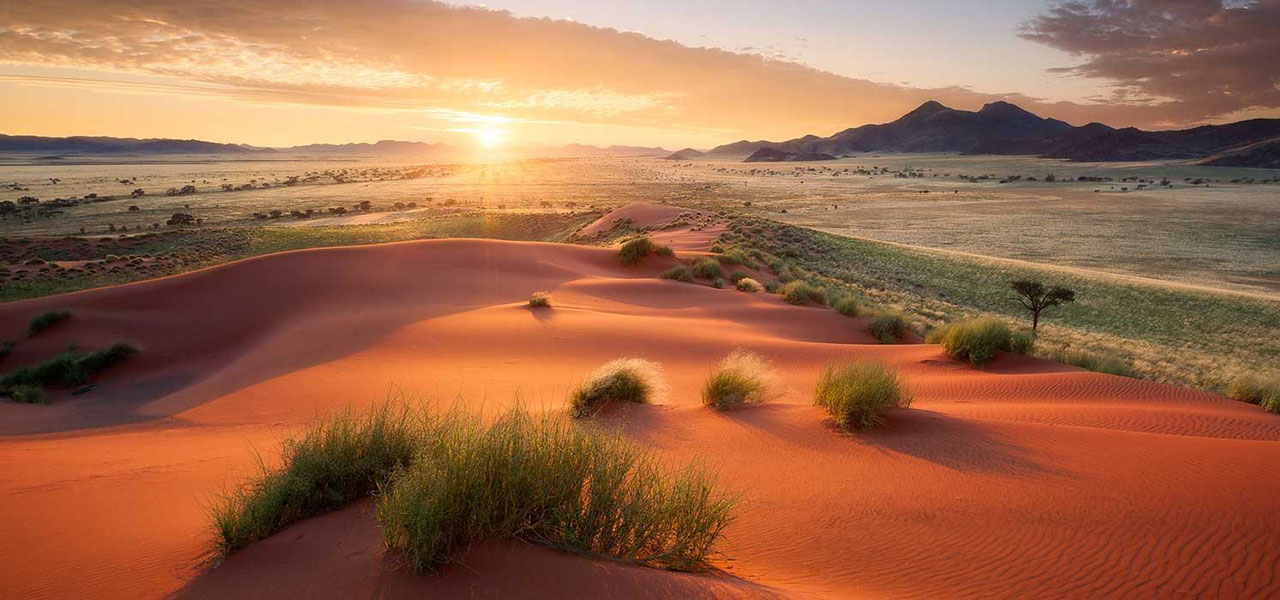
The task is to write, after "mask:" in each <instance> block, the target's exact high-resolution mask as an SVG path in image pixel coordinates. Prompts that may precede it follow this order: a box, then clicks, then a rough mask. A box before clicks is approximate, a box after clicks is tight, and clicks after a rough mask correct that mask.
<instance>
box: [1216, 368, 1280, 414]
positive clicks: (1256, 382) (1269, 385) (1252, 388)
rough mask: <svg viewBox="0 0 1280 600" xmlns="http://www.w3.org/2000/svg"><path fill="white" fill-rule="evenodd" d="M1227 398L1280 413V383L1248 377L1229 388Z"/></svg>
mask: <svg viewBox="0 0 1280 600" xmlns="http://www.w3.org/2000/svg"><path fill="white" fill-rule="evenodd" d="M1227 396H1228V397H1231V398H1235V399H1236V400H1240V401H1243V402H1248V403H1250V404H1257V405H1258V406H1261V407H1262V408H1264V409H1266V410H1269V411H1271V412H1276V413H1280V381H1265V380H1263V379H1261V378H1259V377H1257V376H1254V375H1246V376H1244V377H1241V378H1239V379H1236V380H1235V381H1232V382H1231V385H1229V386H1227Z"/></svg>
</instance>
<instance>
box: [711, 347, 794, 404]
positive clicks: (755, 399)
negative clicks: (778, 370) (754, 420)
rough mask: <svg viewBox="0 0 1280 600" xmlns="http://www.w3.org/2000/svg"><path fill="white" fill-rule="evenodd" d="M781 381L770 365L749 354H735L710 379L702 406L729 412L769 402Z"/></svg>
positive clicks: (734, 352) (720, 365) (726, 359)
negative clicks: (745, 406) (746, 405)
mask: <svg viewBox="0 0 1280 600" xmlns="http://www.w3.org/2000/svg"><path fill="white" fill-rule="evenodd" d="M777 381H778V379H777V375H776V374H775V373H774V371H773V367H772V366H770V365H769V363H768V361H766V360H765V359H763V358H761V357H760V356H758V355H756V354H754V353H752V352H748V351H746V350H742V349H738V350H734V351H733V352H730V353H729V355H728V356H726V357H724V359H723V360H721V361H720V362H719V363H718V364H716V367H715V370H714V371H712V373H711V376H710V377H708V378H707V382H706V383H705V384H704V385H703V387H702V403H703V404H705V405H707V406H710V407H713V408H716V409H720V410H725V409H733V408H739V407H741V406H743V405H745V404H760V403H763V402H767V401H768V400H769V399H770V398H771V397H772V396H774V395H775V393H776V392H775V390H776V389H777Z"/></svg>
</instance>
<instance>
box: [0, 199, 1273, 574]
mask: <svg viewBox="0 0 1280 600" xmlns="http://www.w3.org/2000/svg"><path fill="white" fill-rule="evenodd" d="M677 214H678V212H677ZM662 218H670V217H662ZM695 233H696V232H695ZM678 234H679V232H674V233H673V235H678ZM671 264H673V261H671V260H664V259H660V258H657V257H652V258H650V259H647V260H646V261H645V262H644V263H643V264H642V265H640V266H638V267H634V268H627V267H622V266H620V265H619V264H618V263H617V261H616V259H615V258H614V256H613V252H612V251H610V250H607V249H600V248H589V247H579V246H564V245H554V244H534V243H515V242H497V241H482V240H444V241H424V242H410V243H400V244H389V245H380V246H369V247H358V248H336V249H324V250H309V251H300V252H290V253H284V254H279V255H273V256H267V257H261V258H257V259H251V260H246V261H242V262H238V263H234V264H229V265H225V266H222V267H217V268H213V269H208V270H204V271H200V272H197V273H192V274H188V275H184V276H178V277H171V278H165V279H160V280H154V281H149V282H143V283H138V284H132V285H125V286H119V287H113V288H106V289H100V290H93V291H87V292H81V293H75V294H67V295H63V296H57V297H52V298H43V299H38V300H32V301H24V302H17V303H10V304H5V305H0V338H5V337H14V338H21V336H22V328H23V327H24V326H25V323H26V321H27V319H29V318H30V317H31V316H32V315H34V314H36V313H38V312H41V311H43V310H47V309H49V308H53V307H60V308H68V309H70V310H71V311H72V312H73V313H74V316H73V318H72V319H71V320H69V321H67V322H65V323H61V324H59V325H57V326H56V327H55V328H53V329H50V330H49V331H48V332H47V333H46V334H43V335H42V336H40V337H37V338H36V339H34V340H30V341H28V340H26V339H21V340H20V343H19V344H18V346H17V348H16V349H15V353H14V354H13V355H11V356H10V357H9V358H7V359H6V360H5V363H4V365H3V367H4V368H6V369H8V368H12V367H13V366H15V365H19V364H24V363H26V362H31V361H33V360H36V359H39V358H42V357H45V356H47V355H49V354H51V353H53V352H56V351H57V350H60V349H62V348H63V347H65V346H66V345H67V344H69V343H71V342H77V343H79V344H80V345H81V346H83V347H97V346H100V345H102V344H105V343H108V342H112V341H116V340H121V339H125V340H130V341H133V342H135V343H137V344H138V345H140V346H141V347H143V348H144V352H143V353H142V354H140V355H138V356H136V357H134V358H132V359H130V361H129V362H128V363H126V364H125V365H122V366H120V367H117V368H115V369H113V370H111V371H109V372H107V373H105V374H104V375H103V376H102V382H101V383H102V384H101V385H100V387H99V388H98V389H97V390H95V391H94V392H92V393H90V394H87V395H84V396H79V397H70V396H67V395H65V394H57V395H55V398H54V405H53V406H50V407H41V406H22V405H15V404H2V405H0V515H2V516H0V596H2V597H5V598H41V597H93V598H138V597H156V596H162V595H165V594H170V593H176V594H177V595H178V596H180V597H193V598H221V597H235V598H241V599H243V598H252V597H308V598H317V597H331V598H352V597H372V596H383V597H388V596H389V597H398V596H409V595H415V596H425V597H459V596H465V597H513V596H514V597H521V596H523V597H579V598H631V597H670V598H692V597H713V596H714V597H770V596H781V597H796V598H813V597H829V598H848V597H866V598H890V597H892V598H898V597H939V598H941V597H946V598H965V597H973V598H990V597H1038V598H1049V597H1078V598H1092V597H1184V596H1199V597H1218V598H1231V597H1266V596H1277V595H1280V576H1277V572H1278V571H1280V510H1277V509H1278V508H1280V494H1277V489H1278V488H1277V483H1278V482H1280V418H1278V417H1276V416H1275V415H1269V414H1266V413H1264V412H1262V411H1260V410H1259V409H1258V408H1256V407H1254V406H1250V405H1246V404H1243V403H1238V402H1234V401H1230V400H1226V399H1223V398H1220V397H1217V396H1213V395H1209V394H1204V393H1199V392H1193V391H1187V390H1183V389H1178V388H1174V387H1170V386H1165V385H1160V384H1155V383H1149V382H1142V381H1137V380H1132V379H1125V378H1120V377H1112V376H1107V375H1099V374H1094V373H1088V372H1084V371H1080V370H1077V369H1074V368H1072V367H1066V366H1062V365H1057V364H1053V363H1048V362H1044V361H1040V360H1036V359H1031V358H1025V357H1018V356H1002V357H1000V358H998V359H997V360H996V361H994V362H993V364H991V365H990V366H989V367H988V368H987V369H986V370H985V371H980V370H976V369H973V368H971V367H968V366H965V365H961V364H957V363H955V362H954V361H951V360H950V359H948V358H946V357H945V356H943V355H942V353H941V352H940V351H939V349H938V348H937V347H936V346H931V345H924V344H907V345H890V346H885V345H880V344H877V343H875V341H874V340H873V339H872V338H871V337H870V336H869V335H868V333H867V332H866V323H865V322H864V321H863V320H861V319H848V318H845V317H842V316H840V315H838V314H837V313H835V312H834V311H831V310H827V309H820V308H801V307H793V306H788V305H785V304H783V303H782V302H780V301H779V299H778V298H777V297H774V296H769V295H765V294H744V293H740V292H736V291H733V290H715V289H711V288H709V287H706V286H702V285H690V284H682V283H676V282H671V281H664V280H659V279H656V278H655V277H654V276H655V274H656V273H657V272H659V271H661V270H662V269H664V268H667V267H669V266H671ZM544 289H545V290H550V291H551V292H552V301H553V304H554V307H553V308H552V309H550V310H545V311H531V310H529V309H527V308H525V307H524V301H525V299H526V298H527V297H528V295H529V293H530V292H532V291H534V290H544ZM736 347H747V348H750V349H752V350H754V351H756V352H758V353H760V354H763V355H765V356H767V357H769V358H770V359H772V360H773V361H774V362H775V363H776V364H777V366H778V368H779V369H780V371H781V372H782V374H783V376H784V380H785V382H786V385H787V387H788V390H787V393H786V394H785V395H784V396H783V397H782V398H780V399H779V400H778V401H776V402H775V403H773V404H770V405H765V406H760V407H754V408H750V409H746V410H742V411H737V412H732V413H726V414H721V413H716V412H713V411H711V410H708V409H705V408H703V407H702V406H701V405H700V402H699V385H700V383H701V381H702V379H703V378H704V377H705V376H706V374H707V372H708V369H709V368H710V366H711V364H712V363H714V362H715V361H716V360H717V359H719V358H720V357H722V356H723V355H724V354H726V353H727V352H729V351H730V350H732V349H733V348H736ZM619 356H640V357H644V358H648V359H652V360H657V361H660V362H662V364H663V365H664V366H665V368H666V371H667V374H668V377H669V378H670V382H671V389H672V393H671V395H670V397H669V398H667V399H666V400H665V401H664V402H663V403H662V404H658V405H648V406H641V405H635V406H629V407H626V409H625V410H621V411H616V412H613V413H611V414H610V415H609V416H608V417H606V418H608V419H610V420H612V421H615V422H616V424H617V425H618V426H620V427H621V428H622V430H623V431H624V432H625V433H626V434H627V435H628V436H630V437H631V438H633V439H634V440H635V441H636V442H637V443H640V444H644V445H646V446H648V447H650V448H653V449H654V451H655V452H657V453H658V454H659V455H660V456H661V457H662V458H663V459H664V460H671V461H675V462H682V461H688V460H694V459H697V460H701V461H703V462H704V463H706V464H707V465H709V466H710V467H712V468H713V469H715V470H716V471H718V472H719V474H720V485H721V487H722V488H724V489H726V490H727V491H732V492H739V493H741V494H742V497H743V501H742V503H741V512H740V518H739V519H738V520H737V521H735V522H734V523H733V525H732V526H731V527H730V528H729V530H728V531H727V534H726V537H725V539H724V540H723V543H722V544H721V547H720V550H721V551H722V552H723V556H720V557H718V558H717V559H716V561H715V562H716V566H717V567H718V568H719V571H718V572H715V573H711V574H703V575H690V574H679V573H670V572H663V571H656V570H651V569H644V568H640V567H634V566H629V565H622V564H617V563H612V562H609V561H603V560H593V559H588V558H583V557H578V556H573V555H568V554H564V553H560V552H556V551H551V550H547V549H542V548H536V547H529V546H525V545H523V544H520V543H516V542H494V543H488V544H483V545H481V546H480V547H478V548H476V549H474V551H473V552H472V553H471V554H470V555H469V557H468V560H467V564H466V566H465V567H461V566H460V567H454V568H450V569H448V570H447V571H446V572H445V573H444V574H442V575H440V576H437V577H429V578H427V577H418V576H415V575H412V574H410V573H408V572H406V571H405V569H403V568H398V567H397V565H396V563H395V560H394V557H392V556H386V555H384V553H383V551H382V549H381V547H380V536H379V533H378V531H377V525H376V522H375V521H374V520H373V518H372V516H371V515H370V504H369V503H368V502H362V503H360V504H357V505H355V506H353V507H351V508H348V509H346V510H343V511H339V512H337V513H333V514H330V515H326V516H322V517H319V518H315V519H311V520H308V521H305V522H303V523H299V524H297V525H295V526H293V527H291V528H289V529H287V530H285V531H284V532H282V533H280V534H278V535H276V536H274V537H272V538H270V539H268V540H266V541H264V542H261V543H259V544H257V545H255V546H253V547H250V548H249V549H247V550H245V551H244V552H242V553H240V554H237V555H235V556H233V557H231V558H230V559H229V560H227V561H226V562H225V563H224V564H222V565H221V566H219V567H218V568H216V569H212V570H207V569H205V568H204V565H203V563H202V562H201V561H202V560H203V559H205V558H206V555H205V554H204V552H205V549H206V548H207V547H208V543H209V542H210V540H211V534H210V532H209V531H208V529H207V527H208V525H207V519H206V512H205V510H206V509H205V506H207V504H208V503H209V502H210V500H211V499H212V498H214V497H215V495H216V494H217V493H218V492H219V491H220V490H222V489H224V486H225V485H227V484H229V483H234V482H236V481H239V480H240V478H242V477H243V476H245V475H246V474H248V473H250V472H251V471H252V468H253V450H254V449H255V448H256V449H258V450H262V451H268V452H271V451H274V449H275V442H276V440H277V439H278V438H280V437H281V436H283V435H287V434H288V433H290V432H291V431H294V430H296V429H298V428H300V427H302V426H303V425H305V423H307V422H308V421H309V420H311V419H312V418H314V417H315V416H316V415H317V414H319V413H321V412H324V411H326V410H329V409H333V408H336V407H340V406H344V405H346V404H348V403H364V402H367V401H369V400H373V399H380V398H383V397H385V395H386V394H387V392H388V389H389V387H390V386H398V387H399V388H401V389H403V390H404V391H406V392H408V393H410V394H418V395H423V396H426V395H430V396H434V397H436V398H440V399H443V400H450V399H452V398H454V397H456V396H458V395H461V396H462V397H464V398H466V399H467V400H468V401H469V402H470V403H472V404H473V405H474V406H475V407H476V408H477V409H478V410H496V409H501V408H502V407H505V406H509V405H511V404H513V403H515V402H517V401H519V402H522V403H523V404H524V405H526V406H528V407H530V408H532V409H535V410H541V409H549V410H559V409H560V407H561V406H562V402H563V398H564V396H565V393H566V390H568V389H569V388H570V387H571V386H573V385H574V384H575V383H577V382H578V381H580V380H581V379H582V378H583V377H585V376H586V375H587V373H589V372H590V371H591V369H593V368H594V367H595V366H597V365H599V364H600V363H602V362H605V361H606V360H608V359H610V358H615V357H619ZM849 359H877V360H883V361H885V362H887V363H890V364H891V365H893V366H895V367H897V368H898V369H900V371H901V373H902V374H903V376H904V377H905V378H906V379H907V381H908V382H909V385H910V387H911V388H912V390H913V391H914V393H915V398H916V402H915V404H914V405H913V407H912V408H911V409H910V410H906V411H900V412H897V413H895V414H894V415H893V416H892V418H891V419H890V421H889V423H888V425H887V426H886V427H884V428H883V429H882V430H879V431H877V432H874V433H868V434H857V435H840V434H838V433H836V432H834V431H833V430H831V429H830V428H829V427H828V426H827V425H826V424H825V423H824V420H823V414H822V413H821V412H820V411H819V410H818V409H816V408H814V407H812V406H810V398H811V393H812V386H813V384H814V382H815V380H816V379H817V376H818V373H819V371H820V369H821V368H822V366H823V365H824V364H825V363H827V362H828V361H834V360H849Z"/></svg>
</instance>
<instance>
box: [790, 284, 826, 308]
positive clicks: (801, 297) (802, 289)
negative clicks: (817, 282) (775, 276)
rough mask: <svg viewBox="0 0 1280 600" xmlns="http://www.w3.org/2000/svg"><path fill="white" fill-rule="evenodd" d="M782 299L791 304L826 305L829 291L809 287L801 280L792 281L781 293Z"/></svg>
mask: <svg viewBox="0 0 1280 600" xmlns="http://www.w3.org/2000/svg"><path fill="white" fill-rule="evenodd" d="M779 293H780V294H782V299H783V300H785V301H787V303H789V304H796V305H803V304H826V303H827V290H826V289H825V288H822V287H818V286H813V285H809V284H808V283H805V282H804V281H801V280H798V279H797V280H795V281H792V282H790V283H788V284H786V285H784V286H782V289H781V290H780V291H779Z"/></svg>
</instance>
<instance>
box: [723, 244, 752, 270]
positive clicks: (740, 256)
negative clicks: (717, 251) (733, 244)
mask: <svg viewBox="0 0 1280 600" xmlns="http://www.w3.org/2000/svg"><path fill="white" fill-rule="evenodd" d="M720 258H721V260H723V261H724V262H725V263H726V264H730V265H746V266H748V267H751V266H754V265H753V264H752V262H751V257H750V256H747V253H746V252H745V251H744V250H743V249H742V248H730V249H728V250H726V251H725V252H724V254H721V255H720Z"/></svg>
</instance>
